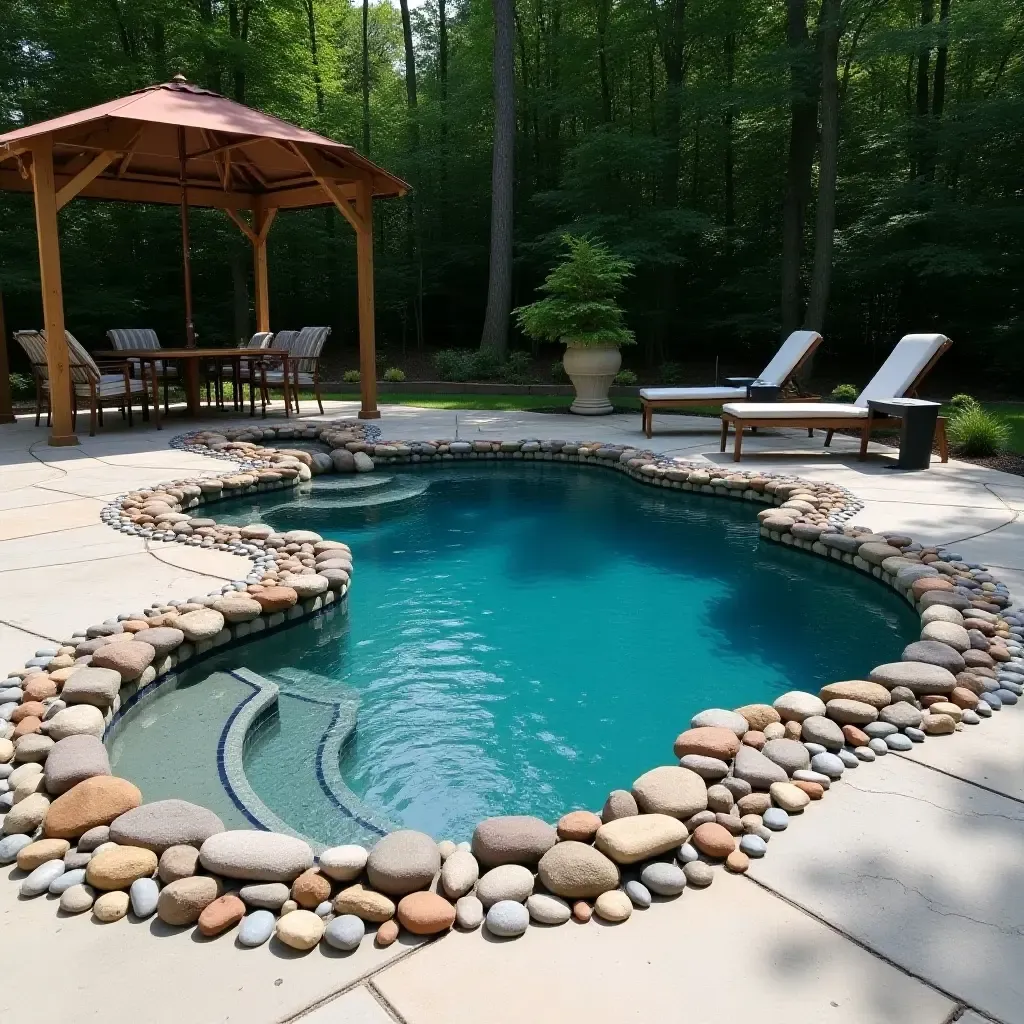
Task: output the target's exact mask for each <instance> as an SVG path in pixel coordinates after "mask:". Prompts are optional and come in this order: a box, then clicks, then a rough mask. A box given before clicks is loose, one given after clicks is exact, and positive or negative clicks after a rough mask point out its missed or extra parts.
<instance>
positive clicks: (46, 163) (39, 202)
mask: <svg viewBox="0 0 1024 1024" xmlns="http://www.w3.org/2000/svg"><path fill="white" fill-rule="evenodd" d="M30 149H31V152H32V194H33V197H34V199H35V208H36V239H37V242H38V245H39V279H40V284H41V286H42V293H43V323H44V324H45V326H46V366H47V370H48V373H49V377H50V414H51V419H50V423H51V426H50V441H49V443H50V444H51V445H55V446H56V445H70V444H78V438H77V437H75V432H74V428H73V427H72V425H71V373H70V370H69V367H68V363H69V360H68V346H67V342H66V341H65V340H64V293H63V291H62V289H61V282H60V239H59V236H58V234H57V194H56V188H55V185H54V180H53V136H52V135H49V134H47V135H41V136H39V137H38V138H35V139H33V140H32V142H31V144H30Z"/></svg>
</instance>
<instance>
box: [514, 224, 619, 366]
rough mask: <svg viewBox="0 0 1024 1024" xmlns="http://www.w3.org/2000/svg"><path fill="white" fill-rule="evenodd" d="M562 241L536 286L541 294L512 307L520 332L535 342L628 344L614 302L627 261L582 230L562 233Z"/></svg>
mask: <svg viewBox="0 0 1024 1024" xmlns="http://www.w3.org/2000/svg"><path fill="white" fill-rule="evenodd" d="M562 242H563V243H564V245H565V248H566V253H565V255H564V256H563V259H562V262H561V263H559V264H558V266H556V267H555V269H554V270H552V271H551V273H550V274H548V276H547V279H546V280H545V281H544V283H543V284H542V285H541V286H540V291H543V292H547V296H546V297H545V298H543V299H538V300H537V301H536V302H532V303H530V304H529V305H528V306H520V307H519V308H518V309H517V310H515V315H516V318H517V320H518V322H519V326H520V327H521V328H522V329H523V332H524V333H525V334H526V335H527V336H528V337H531V338H536V339H537V340H538V341H564V342H567V343H570V344H573V345H584V346H597V345H631V344H633V343H634V342H635V341H636V338H635V336H634V334H633V332H632V331H631V330H629V329H628V328H626V326H625V324H624V323H623V314H622V310H621V309H620V308H619V305H618V303H617V302H616V301H615V297H616V296H617V295H619V294H620V293H621V292H622V289H623V287H624V281H625V279H626V278H627V277H629V276H630V274H631V273H632V270H633V264H632V263H630V262H629V261H628V260H624V259H622V258H621V257H619V256H616V255H615V254H614V253H613V252H612V251H611V249H609V248H608V246H606V245H605V244H604V243H603V242H599V241H597V240H596V239H594V238H588V237H587V236H586V235H583V236H579V237H577V236H573V235H568V234H567V235H563V236H562Z"/></svg>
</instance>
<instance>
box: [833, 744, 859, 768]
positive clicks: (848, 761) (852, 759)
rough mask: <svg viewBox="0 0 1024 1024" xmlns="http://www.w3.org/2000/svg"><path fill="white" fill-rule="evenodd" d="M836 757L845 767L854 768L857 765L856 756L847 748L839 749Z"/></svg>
mask: <svg viewBox="0 0 1024 1024" xmlns="http://www.w3.org/2000/svg"><path fill="white" fill-rule="evenodd" d="M836 757H838V758H839V760H840V761H842V762H843V766H844V767H846V768H856V767H857V764H858V761H857V757H856V755H855V754H854V753H853V751H852V750H847V749H846V748H845V747H844V748H843V749H842V750H840V751H839V752H838V753H837V754H836Z"/></svg>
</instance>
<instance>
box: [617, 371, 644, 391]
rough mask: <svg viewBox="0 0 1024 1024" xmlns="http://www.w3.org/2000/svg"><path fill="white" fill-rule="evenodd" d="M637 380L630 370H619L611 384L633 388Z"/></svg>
mask: <svg viewBox="0 0 1024 1024" xmlns="http://www.w3.org/2000/svg"><path fill="white" fill-rule="evenodd" d="M637 380H638V378H637V375H636V374H635V373H634V372H633V371H632V370H619V372H618V373H617V374H615V379H614V380H613V381H612V383H613V384H619V385H621V386H624V387H635V386H636V382H637Z"/></svg>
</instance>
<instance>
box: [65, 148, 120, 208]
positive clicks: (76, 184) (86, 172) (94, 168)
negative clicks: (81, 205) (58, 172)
mask: <svg viewBox="0 0 1024 1024" xmlns="http://www.w3.org/2000/svg"><path fill="white" fill-rule="evenodd" d="M117 156H118V154H117V153H116V152H115V151H114V150H112V149H107V150H104V151H103V152H102V153H100V154H99V155H98V156H95V157H93V158H92V160H90V161H89V162H88V163H87V164H86V165H85V166H84V167H83V168H82V169H81V170H80V171H79V172H78V173H77V174H76V175H75V176H74V177H73V178H72V179H71V180H70V181H69V182H68V183H67V184H66V185H61V187H60V189H59V191H58V192H57V209H58V210H60V209H62V208H63V207H64V206H66V205H67V204H68V203H69V202H71V200H72V199H74V198H75V196H77V195H78V193H79V192H81V191H82V189H83V188H85V186H86V185H88V184H89V182H90V181H92V180H93V179H94V178H98V177H99V176H100V175H101V174H102V173H103V172H104V171H105V170H106V169H107V168H108V167H109V166H110V165H111V164H112V163H113V162H114V160H115V159H116V158H117Z"/></svg>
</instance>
